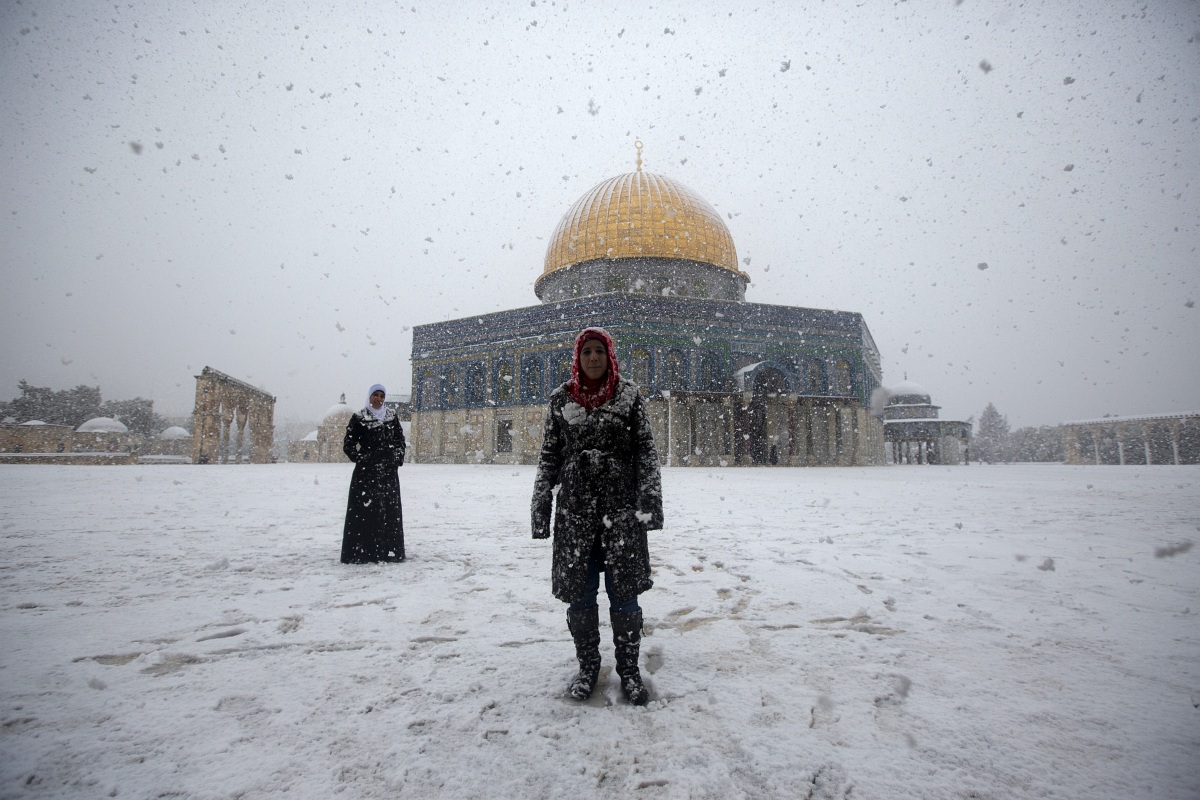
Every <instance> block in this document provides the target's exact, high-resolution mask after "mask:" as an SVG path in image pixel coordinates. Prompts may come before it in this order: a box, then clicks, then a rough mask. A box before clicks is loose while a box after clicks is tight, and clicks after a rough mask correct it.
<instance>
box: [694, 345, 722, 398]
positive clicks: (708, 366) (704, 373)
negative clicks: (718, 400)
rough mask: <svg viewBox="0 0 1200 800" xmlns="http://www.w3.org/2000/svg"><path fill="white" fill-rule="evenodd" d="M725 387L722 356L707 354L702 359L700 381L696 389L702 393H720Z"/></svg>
mask: <svg viewBox="0 0 1200 800" xmlns="http://www.w3.org/2000/svg"><path fill="white" fill-rule="evenodd" d="M723 386H724V381H722V380H721V356H720V354H719V353H712V352H709V353H705V354H704V355H703V356H701V357H700V381H699V385H697V386H696V387H695V388H697V389H699V390H700V391H702V392H719V391H721V389H722V388H723Z"/></svg>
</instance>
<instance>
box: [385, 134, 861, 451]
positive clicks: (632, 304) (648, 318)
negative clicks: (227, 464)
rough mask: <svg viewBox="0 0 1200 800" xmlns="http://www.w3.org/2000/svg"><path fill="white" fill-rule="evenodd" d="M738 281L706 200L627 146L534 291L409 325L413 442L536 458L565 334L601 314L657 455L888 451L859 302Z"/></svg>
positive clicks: (564, 353) (561, 237)
mask: <svg viewBox="0 0 1200 800" xmlns="http://www.w3.org/2000/svg"><path fill="white" fill-rule="evenodd" d="M639 150H640V145H639ZM748 282H749V277H748V276H747V275H746V274H745V273H744V272H742V271H741V270H740V269H739V268H738V260H737V250H736V248H735V246H734V242H733V237H732V236H731V235H730V233H729V229H728V228H727V227H726V226H725V223H724V222H723V221H722V219H721V216H720V215H719V214H718V213H717V212H716V210H715V209H713V207H712V206H711V205H709V204H708V203H707V202H706V201H705V200H704V199H703V198H701V197H700V196H699V195H697V194H696V193H694V192H693V191H691V190H690V189H688V188H687V187H686V186H683V185H682V184H680V183H678V182H677V181H674V180H672V179H671V178H669V177H666V176H663V175H656V174H653V173H650V172H644V171H642V168H641V156H640V152H639V156H638V165H637V169H636V170H635V171H634V172H630V173H626V174H624V175H618V176H616V177H613V178H609V179H608V180H605V181H603V182H601V183H599V184H597V185H596V186H595V187H593V188H592V189H590V190H589V191H588V192H587V193H585V194H584V195H583V196H582V197H580V198H579V200H577V201H576V202H575V203H574V205H572V206H571V208H570V209H568V210H567V212H566V214H565V215H564V216H563V218H562V220H561V221H560V222H559V223H558V226H557V228H555V230H554V232H553V235H552V236H551V237H550V243H549V245H548V246H547V248H546V258H545V264H544V266H543V270H542V274H541V275H540V276H539V277H538V279H537V280H536V281H535V282H534V292H535V294H536V295H537V297H538V299H539V300H541V305H537V306H529V307H525V308H517V309H513V310H511V311H502V312H498V313H493V314H484V315H481V316H473V317H467V318H463V319H457V320H449V321H446V322H438V323H432V324H429V325H419V326H416V327H414V329H413V352H412V367H413V398H412V402H413V416H412V428H411V431H412V436H411V441H410V443H409V454H410V457H411V458H412V459H413V460H415V461H418V462H424V463H486V464H496V463H501V464H533V463H536V461H537V456H538V452H539V450H540V448H541V435H542V422H543V415H544V412H545V405H546V402H547V400H548V398H549V396H550V393H551V392H552V391H553V390H554V388H555V387H557V386H558V385H559V384H561V383H563V382H564V381H566V380H567V379H568V378H569V377H570V374H571V357H572V352H573V351H572V347H573V344H574V340H575V336H576V334H578V332H579V331H580V330H582V329H583V328H585V327H587V326H600V327H603V328H606V329H607V330H608V331H609V332H610V333H611V334H612V335H613V337H614V339H615V340H616V343H617V349H618V353H617V359H618V362H619V364H620V368H621V374H622V375H624V376H625V377H626V378H628V379H630V380H632V381H633V382H634V383H636V384H637V385H638V386H640V387H641V390H642V393H643V395H644V396H645V397H646V399H647V406H648V409H649V413H650V418H651V424H652V425H653V427H654V438H655V442H656V444H657V445H658V450H659V454H660V456H661V458H662V461H663V464H664V465H667V466H734V465H750V464H762V465H779V466H817V465H841V466H850V465H865V464H881V463H883V461H884V433H883V423H882V422H881V421H880V420H879V419H878V418H876V417H874V416H872V414H871V413H870V397H871V393H872V392H873V391H874V390H875V389H876V388H878V387H879V386H880V384H881V381H882V376H881V371H880V361H879V351H878V350H877V348H876V346H875V343H874V341H873V340H872V338H871V334H870V331H869V330H868V329H867V325H866V323H865V322H864V320H863V318H862V315H861V314H858V313H854V312H848V311H827V310H823V309H813V308H798V307H793V306H781V305H768V304H763V303H748V302H746V300H745V294H746V285H747V283H748Z"/></svg>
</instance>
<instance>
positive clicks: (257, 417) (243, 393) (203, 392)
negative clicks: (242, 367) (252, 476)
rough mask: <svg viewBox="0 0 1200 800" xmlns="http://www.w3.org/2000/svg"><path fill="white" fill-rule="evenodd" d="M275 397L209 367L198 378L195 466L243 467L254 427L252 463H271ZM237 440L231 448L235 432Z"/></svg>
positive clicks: (193, 433)
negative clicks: (248, 433)
mask: <svg viewBox="0 0 1200 800" xmlns="http://www.w3.org/2000/svg"><path fill="white" fill-rule="evenodd" d="M274 419H275V398H274V397H272V396H271V395H269V394H267V393H266V392H264V391H262V390H261V389H256V388H255V387H253V386H251V385H250V384H248V383H244V382H243V381H239V380H238V379H237V378H231V377H229V376H228V375H226V374H225V373H224V372H218V371H217V370H215V369H213V368H212V367H205V368H204V369H203V370H201V371H200V374H199V375H197V376H196V408H195V410H193V411H192V421H193V428H192V463H194V464H216V463H221V464H228V463H229V461H230V459H231V458H232V460H233V462H234V463H237V464H240V463H241V462H242V458H243V446H244V444H245V443H246V442H245V437H246V426H247V424H248V425H249V427H250V441H249V453H248V454H247V460H249V462H250V463H251V464H269V463H270V462H271V460H272V459H271V445H272V444H273V441H274V438H275V422H274ZM235 427H236V429H237V438H236V441H235V442H233V446H232V448H231V446H230V445H231V441H230V440H231V438H232V436H233V430H234V428H235Z"/></svg>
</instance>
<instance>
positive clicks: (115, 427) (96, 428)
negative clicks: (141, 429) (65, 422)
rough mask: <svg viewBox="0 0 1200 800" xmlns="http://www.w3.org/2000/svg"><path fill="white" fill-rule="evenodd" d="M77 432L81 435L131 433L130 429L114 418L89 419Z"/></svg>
mask: <svg viewBox="0 0 1200 800" xmlns="http://www.w3.org/2000/svg"><path fill="white" fill-rule="evenodd" d="M75 430H77V431H79V432H80V433H129V428H126V427H125V425H124V424H123V423H120V422H117V421H116V420H115V419H113V418H112V417H96V418H94V419H89V420H88V421H87V422H85V423H83V424H82V425H80V426H79V427H78V428H76V429H75Z"/></svg>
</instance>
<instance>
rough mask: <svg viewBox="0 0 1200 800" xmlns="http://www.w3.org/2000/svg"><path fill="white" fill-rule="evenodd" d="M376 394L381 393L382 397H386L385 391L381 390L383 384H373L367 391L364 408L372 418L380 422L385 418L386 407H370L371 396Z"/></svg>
mask: <svg viewBox="0 0 1200 800" xmlns="http://www.w3.org/2000/svg"><path fill="white" fill-rule="evenodd" d="M376 392H383V396H384V397H387V389H384V388H383V384H381V383H376V384H374V385H373V386H372V387H371V388H370V389H368V390H367V406H366V408H367V411H370V412H371V414H372V416H374V417H375V419H377V420H379V421H380V422H382V421H383V418H384V417H385V416H387V406H385V405H381V406H380V407H379V408H378V409H376V408H375V406H373V405H371V395H373V394H375V393H376Z"/></svg>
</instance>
